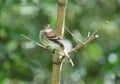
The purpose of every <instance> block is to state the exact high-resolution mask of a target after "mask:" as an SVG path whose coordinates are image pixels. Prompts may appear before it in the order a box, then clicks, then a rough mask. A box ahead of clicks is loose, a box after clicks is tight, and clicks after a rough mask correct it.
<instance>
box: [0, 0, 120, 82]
mask: <svg viewBox="0 0 120 84" xmlns="http://www.w3.org/2000/svg"><path fill="white" fill-rule="evenodd" d="M66 13H67V14H66V27H67V28H68V29H69V30H70V31H71V32H72V33H73V34H74V35H75V36H76V37H78V38H80V39H81V40H84V39H85V38H86V37H87V34H88V32H93V31H94V30H95V29H97V28H99V27H102V30H101V31H100V32H99V38H98V39H97V40H94V41H93V42H92V43H89V44H88V45H86V46H85V47H84V48H83V49H82V50H80V51H79V52H78V53H76V54H74V55H73V56H71V57H72V59H73V61H74V63H75V67H71V65H70V64H69V63H68V61H67V60H65V62H64V64H63V70H62V79H61V84H65V83H67V84H119V83H120V65H119V62H120V39H119V37H120V28H119V27H120V19H119V17H120V0H111V1H109V0H68V4H67V12H66ZM56 15H57V0H1V1H0V84H10V83H13V84H16V83H17V84H30V83H31V84H50V81H51V69H52V53H51V52H48V51H46V50H45V49H43V48H41V47H39V46H36V45H35V44H33V43H32V42H30V41H28V40H26V39H25V38H23V37H21V36H20V34H22V33H23V34H25V35H27V36H28V37H30V38H32V39H34V40H35V41H37V42H39V31H40V29H41V26H42V25H44V24H45V23H50V24H51V25H52V27H53V28H55V25H56V17H57V16H56ZM106 21H109V24H105V22H106ZM65 39H67V41H68V44H69V47H72V46H73V47H74V46H75V45H77V44H78V41H77V40H76V39H75V38H74V37H71V35H70V34H69V33H68V32H65ZM71 44H72V45H71Z"/></svg>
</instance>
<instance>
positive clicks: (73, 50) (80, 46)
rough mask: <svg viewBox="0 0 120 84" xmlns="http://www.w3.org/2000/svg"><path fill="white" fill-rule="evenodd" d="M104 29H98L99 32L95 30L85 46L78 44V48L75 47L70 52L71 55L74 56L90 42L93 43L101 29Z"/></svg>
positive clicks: (84, 43) (85, 42)
mask: <svg viewBox="0 0 120 84" xmlns="http://www.w3.org/2000/svg"><path fill="white" fill-rule="evenodd" d="M101 28H102V27H100V28H98V29H97V30H95V31H94V32H93V33H92V34H91V35H90V36H89V38H87V39H86V40H85V41H84V42H83V44H78V45H77V46H76V47H74V48H73V49H72V50H71V51H70V52H69V55H71V54H74V53H75V52H78V50H80V49H81V48H82V47H84V46H85V45H87V44H88V43H89V42H91V41H92V40H94V39H95V38H96V33H97V32H98V31H99V30H100V29H101Z"/></svg>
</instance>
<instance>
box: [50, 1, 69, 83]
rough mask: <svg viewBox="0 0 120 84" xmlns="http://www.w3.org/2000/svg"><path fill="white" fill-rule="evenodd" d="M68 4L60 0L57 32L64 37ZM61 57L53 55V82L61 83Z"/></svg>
mask: <svg viewBox="0 0 120 84" xmlns="http://www.w3.org/2000/svg"><path fill="white" fill-rule="evenodd" d="M66 4H67V0H58V12H57V25H56V28H57V32H58V33H59V34H60V35H61V36H62V37H63V35H64V24H65V12H66ZM57 52H58V51H57ZM58 53H59V52H58ZM59 57H60V55H58V54H54V55H53V68H52V84H60V75H61V67H62V61H60V59H59Z"/></svg>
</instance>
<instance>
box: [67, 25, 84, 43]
mask: <svg viewBox="0 0 120 84" xmlns="http://www.w3.org/2000/svg"><path fill="white" fill-rule="evenodd" d="M65 29H66V30H67V32H69V33H70V34H71V36H73V37H74V38H75V39H77V40H78V41H79V42H80V43H81V44H83V42H82V41H81V40H80V39H79V38H77V37H76V36H75V35H74V34H72V33H71V32H70V30H68V28H67V27H65Z"/></svg>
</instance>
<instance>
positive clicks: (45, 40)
mask: <svg viewBox="0 0 120 84" xmlns="http://www.w3.org/2000/svg"><path fill="white" fill-rule="evenodd" d="M39 38H40V42H41V43H42V44H43V45H44V46H45V47H48V48H49V49H50V50H59V51H60V52H61V53H64V55H65V56H66V57H67V58H68V60H69V61H70V63H71V65H72V66H74V63H73V61H72V59H71V58H70V56H69V54H68V52H67V51H66V47H65V43H64V39H63V38H62V37H61V36H60V35H59V34H58V33H57V32H56V31H55V30H53V29H52V28H51V26H50V24H45V25H43V27H42V29H41V30H40V33H39Z"/></svg>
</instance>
